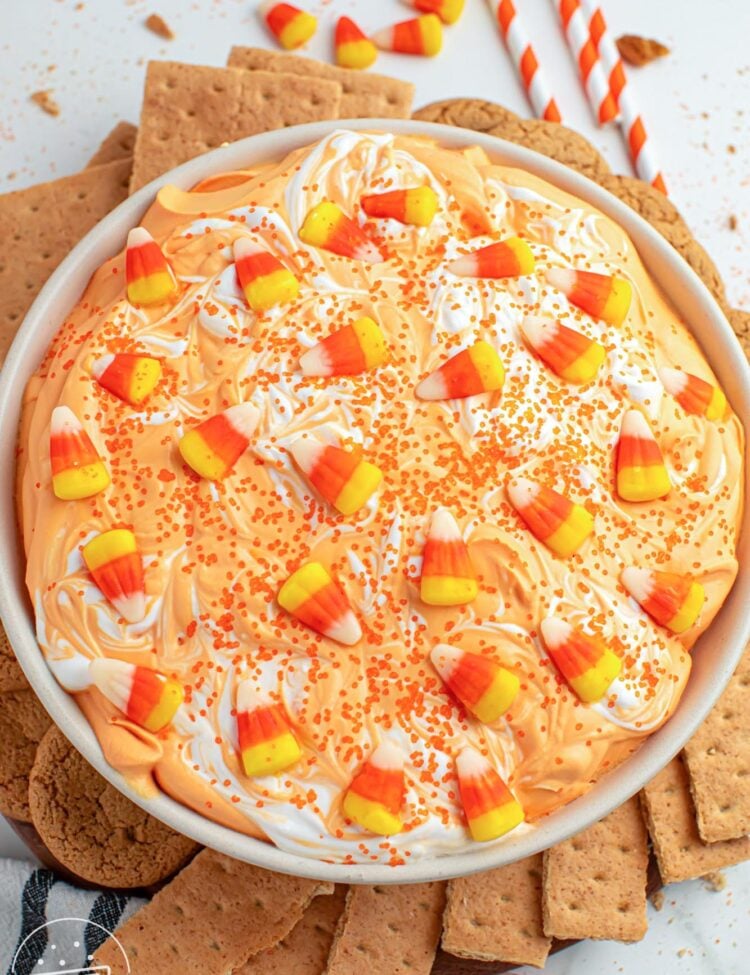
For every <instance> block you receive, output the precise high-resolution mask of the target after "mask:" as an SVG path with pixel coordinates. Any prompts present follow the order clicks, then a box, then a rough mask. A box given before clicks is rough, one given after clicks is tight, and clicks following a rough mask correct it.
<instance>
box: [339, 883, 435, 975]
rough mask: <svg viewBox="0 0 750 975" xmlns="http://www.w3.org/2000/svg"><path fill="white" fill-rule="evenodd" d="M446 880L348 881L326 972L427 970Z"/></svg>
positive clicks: (418, 973)
mask: <svg viewBox="0 0 750 975" xmlns="http://www.w3.org/2000/svg"><path fill="white" fill-rule="evenodd" d="M444 907H445V884H443V883H432V884H411V885H407V886H392V887H391V886H389V887H380V886H375V887H351V888H350V889H349V894H348V896H347V899H346V907H345V908H344V913H343V914H342V916H341V921H340V922H339V927H338V930H337V931H336V936H335V938H334V941H333V947H332V948H331V954H330V956H329V958H328V967H327V968H326V969H325V975H364V973H365V972H366V973H367V975H429V972H430V969H431V968H432V963H433V962H434V960H435V954H436V952H437V947H438V942H439V941H440V929H441V925H442V916H443V909H444Z"/></svg>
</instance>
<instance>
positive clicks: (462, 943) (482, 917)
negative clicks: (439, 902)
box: [442, 853, 552, 968]
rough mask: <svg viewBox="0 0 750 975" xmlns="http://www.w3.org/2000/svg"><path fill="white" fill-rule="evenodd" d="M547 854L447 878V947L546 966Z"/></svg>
mask: <svg viewBox="0 0 750 975" xmlns="http://www.w3.org/2000/svg"><path fill="white" fill-rule="evenodd" d="M551 944H552V939H551V938H548V937H547V936H546V935H545V934H544V931H543V928H542V854H541V853H540V854H538V855H537V856H533V857H527V858H526V859H525V860H519V861H517V862H516V863H511V864H509V865H508V866H507V867H499V868H498V869H496V870H489V871H488V872H487V873H481V874H474V875H473V876H471V877H461V878H459V879H458V880H451V881H449V882H448V893H447V903H446V907H445V914H444V915H443V941H442V946H443V950H444V951H447V952H448V954H450V955H457V956H458V957H459V958H475V959H477V960H480V961H497V962H509V963H512V964H514V965H533V966H535V967H536V968H544V963H545V961H546V960H547V955H548V954H549V950H550V946H551Z"/></svg>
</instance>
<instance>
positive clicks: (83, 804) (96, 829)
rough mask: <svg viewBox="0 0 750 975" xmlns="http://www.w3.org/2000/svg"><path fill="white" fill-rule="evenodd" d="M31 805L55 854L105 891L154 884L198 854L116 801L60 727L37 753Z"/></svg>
mask: <svg viewBox="0 0 750 975" xmlns="http://www.w3.org/2000/svg"><path fill="white" fill-rule="evenodd" d="M29 805H30V809H31V819H32V821H33V823H34V826H35V827H36V829H37V832H38V833H39V835H40V836H41V838H42V840H43V841H44V843H45V844H46V845H47V847H48V848H49V850H50V852H51V853H52V854H53V855H54V856H55V857H56V858H57V859H58V860H59V861H60V862H61V863H62V864H63V865H64V866H66V867H68V868H69V869H70V870H72V871H74V872H75V873H76V874H78V875H79V876H80V877H82V878H83V879H84V880H89V881H92V882H96V883H97V884H100V885H101V886H104V887H147V886H149V885H150V884H155V883H157V882H158V881H160V880H164V878H166V877H169V876H170V875H171V874H173V873H174V872H175V871H176V870H178V869H179V868H180V867H181V866H183V865H184V864H185V863H186V862H187V860H189V859H190V857H191V856H192V855H193V854H194V853H195V852H196V851H197V850H198V849H199V848H200V847H199V846H198V844H197V843H194V842H193V840H190V839H188V838H187V837H185V836H181V835H180V834H179V833H176V832H175V831H174V830H172V829H170V828H169V827H168V826H165V825H164V824H163V823H160V822H159V820H158V819H154V817H153V816H150V815H149V814H148V813H147V812H145V811H144V810H143V809H141V808H140V807H139V806H136V805H135V804H134V803H132V802H131V801H130V800H129V799H127V798H126V797H125V796H123V795H122V794H121V793H119V792H118V791H117V789H115V788H114V787H113V786H111V785H110V784H109V783H108V782H107V781H106V780H105V779H104V778H102V776H101V775H99V773H98V772H97V771H96V770H95V769H94V768H93V767H92V766H91V765H89V763H88V762H87V761H86V760H85V759H84V758H83V757H82V756H81V755H80V754H79V753H78V752H77V751H76V750H75V748H73V746H72V745H71V744H70V742H68V740H67V739H66V738H65V736H64V735H63V733H62V732H61V731H60V730H59V728H57V727H52V728H50V729H49V731H48V732H47V734H46V735H45V736H44V738H43V739H42V741H41V743H40V745H39V749H38V751H37V754H36V759H35V761H34V765H33V768H32V769H31V779H30V783H29Z"/></svg>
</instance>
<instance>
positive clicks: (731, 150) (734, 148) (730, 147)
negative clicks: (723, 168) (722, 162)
mask: <svg viewBox="0 0 750 975" xmlns="http://www.w3.org/2000/svg"><path fill="white" fill-rule="evenodd" d="M727 152H728V153H729V155H730V156H733V155H734V154H735V152H737V146H733V145H732V144H731V143H730V144H729V145H728V146H727Z"/></svg>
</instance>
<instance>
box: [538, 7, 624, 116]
mask: <svg viewBox="0 0 750 975" xmlns="http://www.w3.org/2000/svg"><path fill="white" fill-rule="evenodd" d="M552 2H553V4H554V5H555V7H556V8H557V12H558V14H559V16H560V23H561V24H562V27H563V31H564V33H565V38H566V40H567V42H568V47H569V48H570V51H571V53H572V55H573V58H574V59H575V62H576V64H577V65H578V71H579V73H580V75H581V82H582V84H583V88H584V91H585V92H586V96H587V97H588V100H589V103H590V105H591V110H592V112H593V113H594V118H595V119H596V121H597V122H598V123H599V124H600V125H605V124H606V123H607V122H611V121H612V119H614V118H616V117H617V103H616V101H615V99H614V98H613V97H612V93H611V92H610V90H609V83H608V81H607V76H606V74H605V73H604V68H603V67H602V63H601V61H600V60H599V55H598V54H597V51H596V47H595V46H594V42H593V41H592V40H591V38H590V37H589V29H588V25H587V23H586V18H585V17H584V15H583V10H582V9H581V4H580V3H579V0H552Z"/></svg>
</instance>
